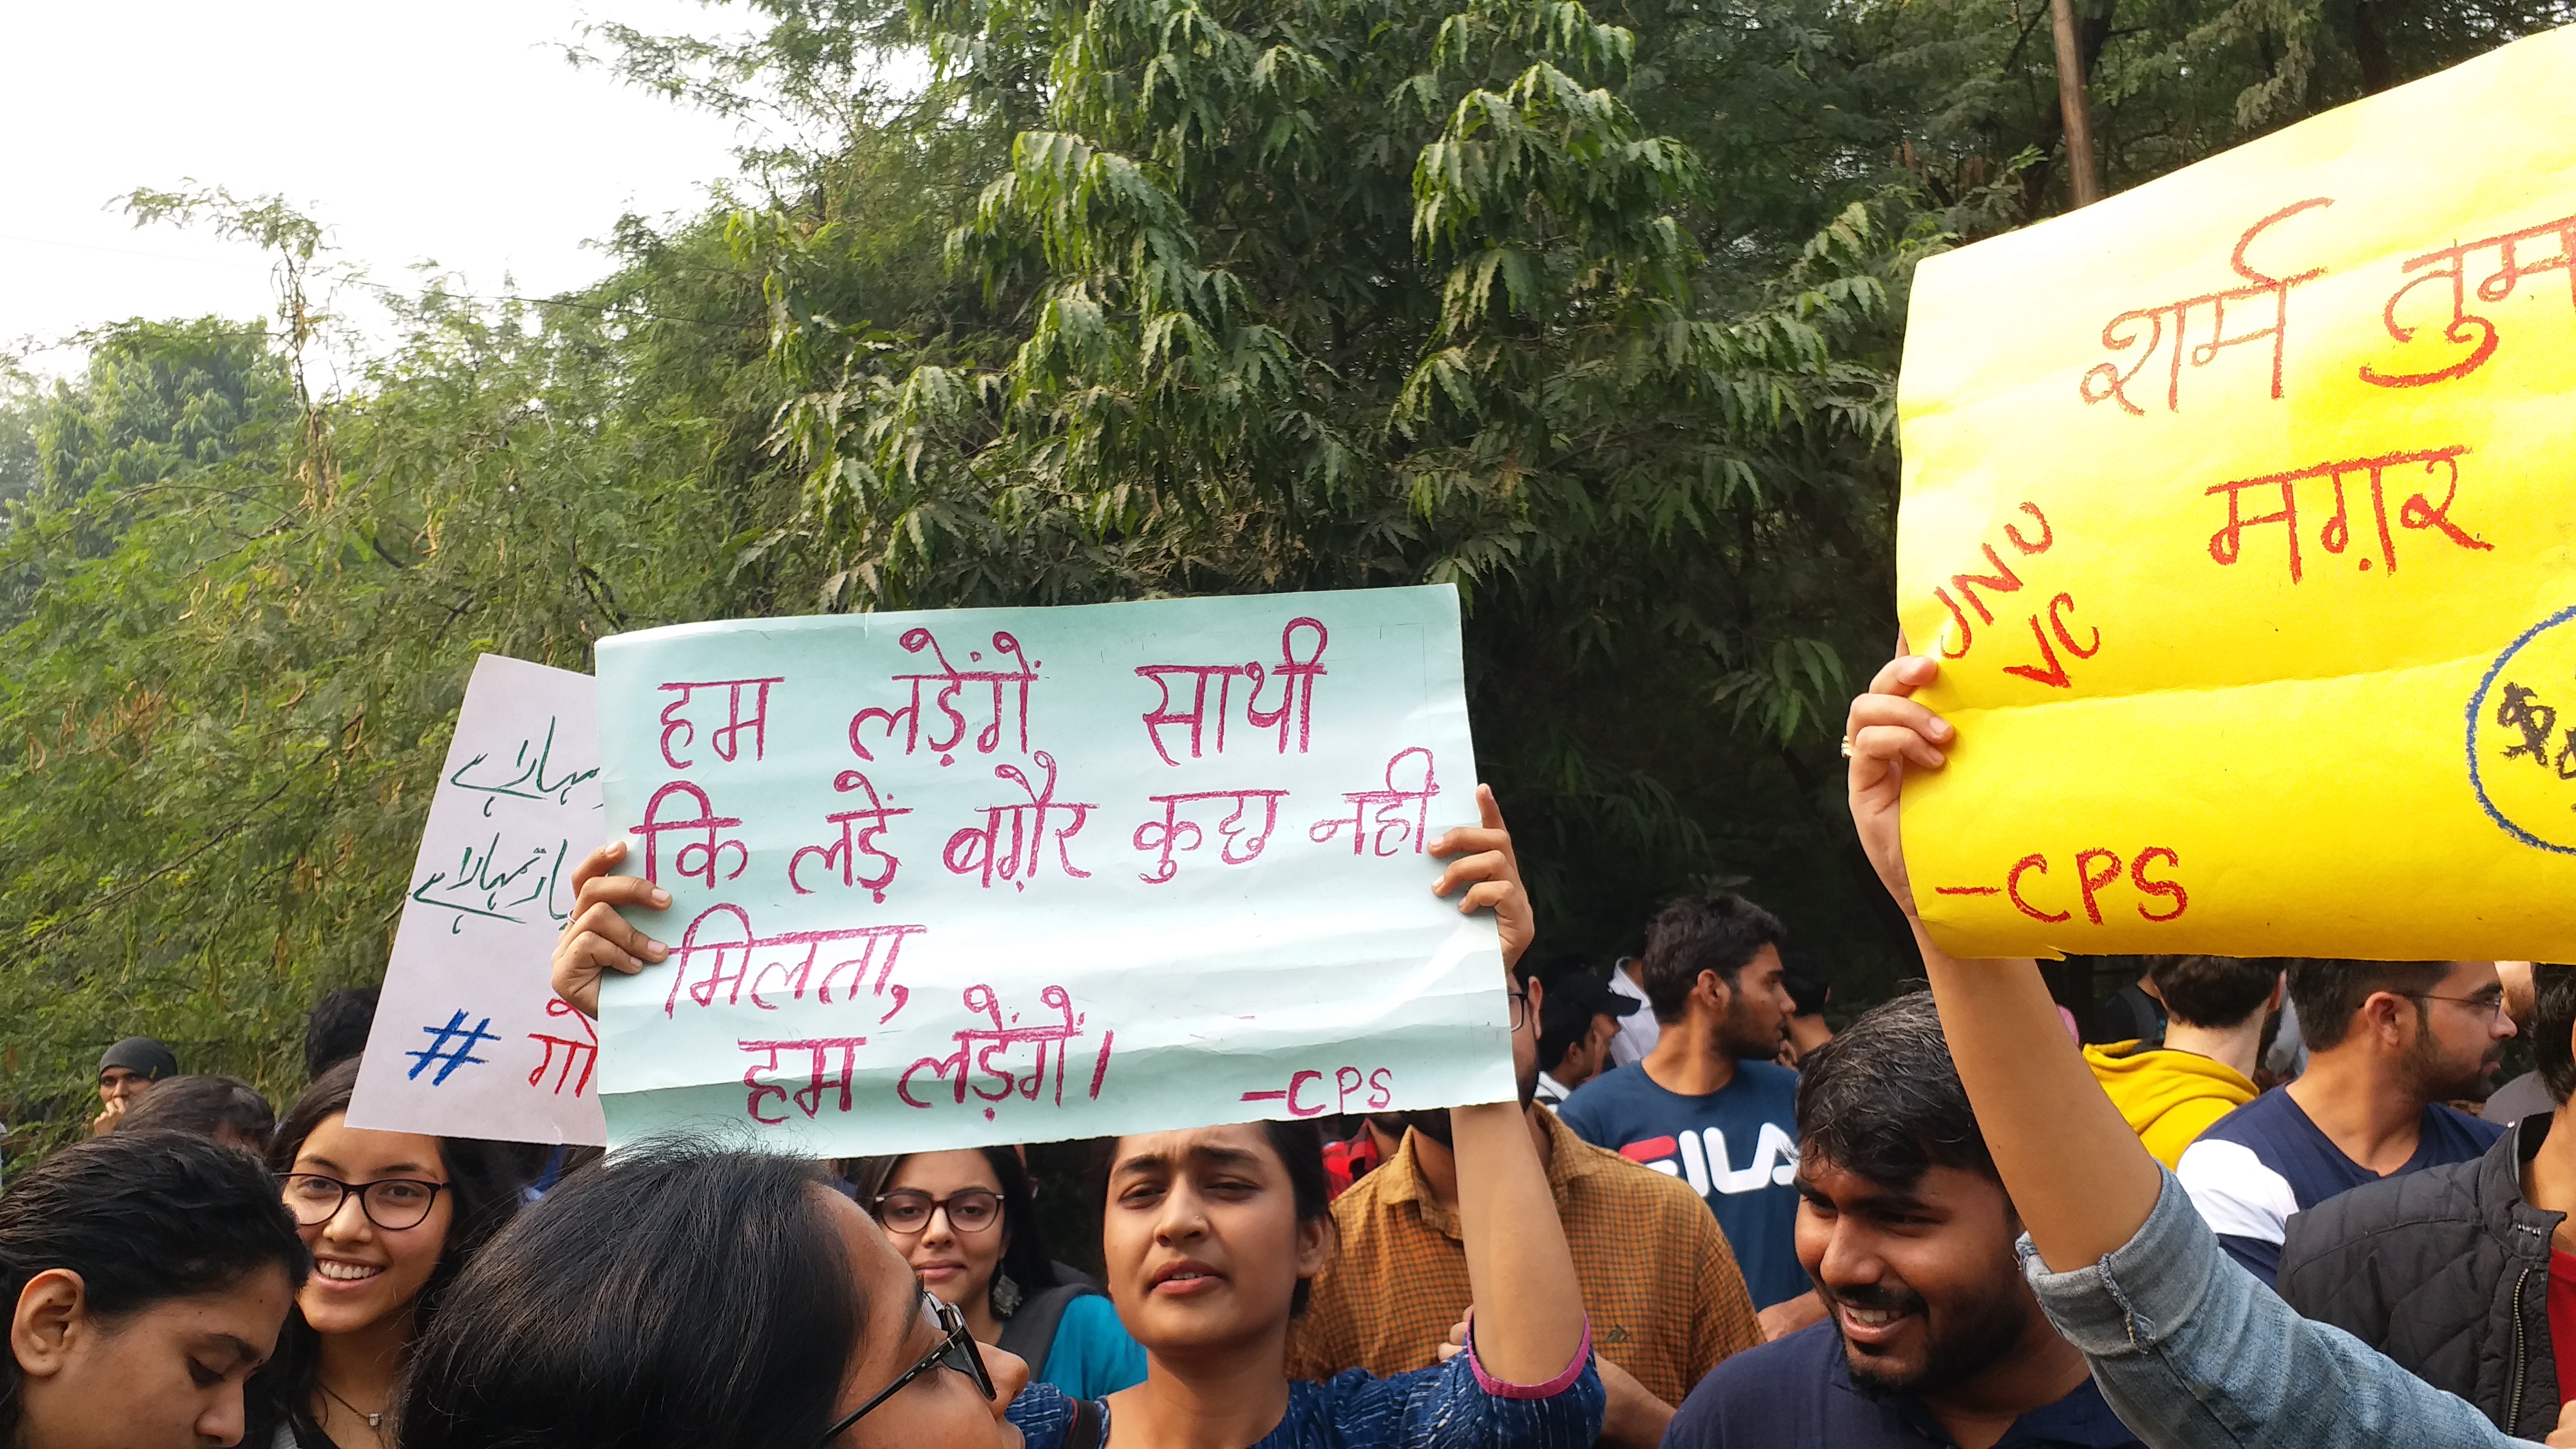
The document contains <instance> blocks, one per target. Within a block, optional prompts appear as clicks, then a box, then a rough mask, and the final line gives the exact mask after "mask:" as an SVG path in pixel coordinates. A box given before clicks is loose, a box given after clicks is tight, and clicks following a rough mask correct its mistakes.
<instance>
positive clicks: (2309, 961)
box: [2290, 957, 2451, 1052]
mask: <svg viewBox="0 0 2576 1449" xmlns="http://www.w3.org/2000/svg"><path fill="white" fill-rule="evenodd" d="M2450 974H2451V963H2450V962H2448V961H2339V960H2331V959H2327V958H2323V957H2309V958H2302V959H2299V960H2295V961H2292V962H2291V963H2290V1005H2291V1006H2292V1007H2293V1008H2295V1009H2296V1010H2297V1011H2298V1013H2299V1039H2300V1040H2301V1041H2304V1042H2306V1043H2307V1045H2308V1050H2310V1051H2312V1052H2325V1051H2332V1050H2334V1049H2335V1048H2336V1047H2339V1046H2341V1045H2343V1040H2344V1038H2345V1037H2347V1036H2350V1035H2351V1034H2352V1017H2353V1013H2354V1012H2357V1011H2359V1010H2361V1004H2362V1003H2363V1002H2365V1001H2368V1000H2369V999H2370V997H2371V994H2372V993H2373V992H2379V991H2393V992H2395V993H2397V994H2398V995H2400V996H2415V997H2420V996H2422V995H2423V993H2425V992H2427V991H2430V990H2432V989H2433V988H2434V987H2436V986H2439V985H2441V984H2442V978H2443V977H2445V976H2448V975H2450ZM2416 1008H2417V1009H2418V1010H2419V1011H2420V1010H2421V1009H2422V1008H2423V1003H2422V1002H2421V1001H2420V1000H2419V1001H2417V1002H2416Z"/></svg>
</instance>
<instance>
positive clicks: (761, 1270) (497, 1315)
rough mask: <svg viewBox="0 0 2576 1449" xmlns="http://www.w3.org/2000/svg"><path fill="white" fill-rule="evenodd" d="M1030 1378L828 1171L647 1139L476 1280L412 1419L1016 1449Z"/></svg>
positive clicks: (580, 1179)
mask: <svg viewBox="0 0 2576 1449" xmlns="http://www.w3.org/2000/svg"><path fill="white" fill-rule="evenodd" d="M1027 1382H1028V1370H1027V1368H1026V1367H1025V1366H1023V1365H1022V1364H1021V1363H1020V1361H1019V1360H1018V1359H1016V1358H1014V1357H1012V1356H1011V1355H1010V1354H1008V1353H1005V1352H1003V1351H1001V1350H999V1349H993V1348H985V1347H983V1346H981V1345H979V1344H978V1343H977V1342H976V1341H975V1337H974V1335H973V1333H972V1332H970V1331H969V1330H968V1328H967V1326H966V1321H965V1316H964V1315H963V1314H962V1313H960V1312H959V1311H958V1310H957V1309H956V1308H955V1307H953V1306H951V1305H949V1304H946V1303H943V1302H941V1301H940V1300H938V1299H937V1298H934V1297H932V1296H931V1295H929V1294H927V1293H924V1292H923V1291H922V1290H921V1288H920V1287H919V1285H918V1284H917V1283H916V1282H915V1280H914V1278H913V1273H912V1269H911V1266H910V1265H909V1264H907V1263H906V1262H905V1261H904V1258H903V1256H902V1255H901V1254H900V1253H899V1252H898V1251H896V1249H895V1248H894V1247H893V1246H892V1245H891V1244H890V1243H889V1241H888V1239H887V1237H886V1235H885V1233H884V1232H883V1230H881V1229H880V1228H878V1227H877V1225H876V1224H875V1223H874V1222H873V1221H871V1220H870V1219H869V1217H868V1215H867V1214H866V1213H865V1212H863V1211H861V1210H860V1209H859V1207H858V1206H857V1205H856V1204H854V1203H852V1202H851V1201H850V1200H849V1199H848V1198H846V1197H843V1196H842V1195H841V1194H839V1193H837V1192H834V1191H833V1190H832V1189H831V1188H830V1187H828V1186H826V1185H825V1183H824V1180H823V1178H822V1175H821V1174H820V1172H819V1171H817V1170H816V1169H815V1168H814V1166H813V1165H812V1164H810V1163H805V1162H799V1161H797V1160H794V1159H792V1158H786V1157H778V1156H773V1155H769V1154H765V1153H757V1152H737V1151H723V1150H719V1149H716V1148H712V1147H707V1146H703V1145H693V1144H686V1143H676V1142H673V1143H646V1144H642V1145H639V1146H637V1147H634V1148H628V1149H623V1150H621V1151H619V1152H618V1153H616V1154H615V1155H613V1156H611V1157H608V1158H605V1159H602V1160H601V1161H600V1162H598V1163H595V1164H593V1165H592V1166H590V1167H586V1168H584V1169H582V1170H581V1171H580V1172H577V1173H574V1174H573V1175H571V1176H569V1177H567V1178H565V1179H564V1182H563V1185H562V1186H560V1187H558V1188H556V1189H555V1190H554V1191H553V1192H551V1193H549V1194H547V1196H546V1198H545V1200H544V1201H543V1202H541V1203H538V1204H536V1205H534V1206H532V1207H530V1208H528V1209H527V1210H526V1211H525V1212H523V1213H521V1214H520V1215H519V1217H518V1220H517V1221H515V1222H513V1223H512V1224H511V1225H510V1227H509V1229H508V1230H507V1231H505V1232H503V1233H502V1234H501V1235H500V1236H499V1237H498V1238H496V1239H494V1240H493V1242H492V1243H491V1245H490V1246H489V1247H488V1248H487V1249H485V1251H484V1252H483V1253H482V1254H481V1255H480V1256H479V1257H478V1258H477V1259H476V1260H475V1262H474V1264H473V1265H472V1266H471V1267H470V1268H468V1269H467V1270H466V1272H465V1274H464V1276H463V1277H461V1278H459V1279H458V1280H457V1284H456V1290H455V1292H454V1294H453V1295H452V1296H451V1298H450V1301H449V1304H448V1306H447V1308H446V1310H445V1311H444V1312H442V1313H441V1314H440V1315H439V1319H438V1322H437V1323H435V1324H433V1325H432V1326H431V1328H430V1331H429V1332H428V1334H427V1335H425V1336H424V1337H423V1339H422V1341H421V1343H420V1346H419V1349H418V1351H417V1353H416V1354H415V1356H414V1359H413V1363H412V1368H411V1373H410V1376H409V1378H408V1380H407V1381H406V1384H405V1387H404V1391H403V1398H402V1405H401V1409H400V1419H399V1422H400V1425H401V1430H402V1445H403V1449H502V1446H518V1445H527V1444H540V1443H541V1444H544V1445H546V1446H548V1449H609V1446H612V1445H613V1446H616V1449H799V1446H809V1445H822V1444H826V1443H828V1444H830V1445H832V1446H834V1449H871V1446H877V1449H898V1446H900V1449H1015V1446H1016V1440H1017V1435H1015V1434H1013V1433H1011V1432H1010V1431H1009V1430H1008V1428H1007V1427H1006V1426H1005V1425H1004V1424H1003V1422H1002V1417H1001V1416H1002V1411H1003V1409H1004V1407H1005V1406H1006V1405H1008V1404H1009V1403H1010V1401H1011V1399H1012V1397H1013V1396H1015V1395H1016V1394H1018V1393H1019V1392H1020V1390H1021V1389H1022V1388H1023V1387H1024V1386H1025V1385H1026V1384H1027Z"/></svg>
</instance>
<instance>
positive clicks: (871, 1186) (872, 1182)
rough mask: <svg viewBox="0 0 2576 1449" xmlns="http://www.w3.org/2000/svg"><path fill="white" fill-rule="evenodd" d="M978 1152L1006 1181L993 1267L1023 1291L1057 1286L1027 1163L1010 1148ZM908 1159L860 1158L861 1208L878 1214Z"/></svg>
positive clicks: (856, 1179) (854, 1177) (854, 1179)
mask: <svg viewBox="0 0 2576 1449" xmlns="http://www.w3.org/2000/svg"><path fill="white" fill-rule="evenodd" d="M975 1150H976V1151H978V1152H981V1153H982V1154H983V1157H984V1165H985V1166H986V1167H989V1168H991V1169H992V1170H993V1181H995V1182H997V1183H1000V1184H1001V1185H1002V1192H1001V1198H1002V1233H1003V1244H1002V1258H1001V1261H1000V1262H998V1263H995V1264H994V1265H993V1271H994V1272H995V1273H997V1274H1001V1275H1003V1276H1006V1277H1008V1278H1009V1279H1010V1280H1011V1281H1012V1282H1014V1283H1017V1284H1018V1285H1020V1288H1021V1290H1022V1291H1024V1292H1028V1293H1036V1292H1039V1291H1040V1290H1042V1289H1047V1288H1053V1287H1054V1286H1056V1276H1055V1259H1054V1257H1053V1256H1051V1255H1050V1254H1049V1253H1048V1252H1047V1241H1046V1230H1045V1229H1044V1228H1042V1227H1040V1226H1039V1225H1038V1206H1037V1195H1036V1194H1035V1193H1032V1192H1031V1191H1029V1170H1028V1167H1027V1166H1026V1165H1025V1164H1023V1163H1022V1162H1021V1161H1020V1154H1019V1153H1018V1152H1017V1151H1015V1150H1013V1149H1011V1148H1008V1147H982V1148H977V1149H975ZM908 1158H909V1154H906V1155H905V1156H902V1157H862V1158H860V1159H859V1161H858V1164H857V1171H855V1172H854V1173H852V1174H851V1186H853V1187H854V1188H856V1189H857V1195H858V1199H859V1206H860V1207H862V1208H866V1209H868V1210H869V1211H870V1212H871V1213H873V1212H874V1211H875V1208H874V1204H875V1202H876V1200H877V1199H878V1198H879V1197H881V1196H883V1195H884V1193H885V1190H886V1184H887V1183H889V1182H892V1181H894V1175H895V1173H896V1172H897V1171H898V1170H899V1169H901V1168H902V1166H903V1164H904V1163H905V1161H907V1160H908Z"/></svg>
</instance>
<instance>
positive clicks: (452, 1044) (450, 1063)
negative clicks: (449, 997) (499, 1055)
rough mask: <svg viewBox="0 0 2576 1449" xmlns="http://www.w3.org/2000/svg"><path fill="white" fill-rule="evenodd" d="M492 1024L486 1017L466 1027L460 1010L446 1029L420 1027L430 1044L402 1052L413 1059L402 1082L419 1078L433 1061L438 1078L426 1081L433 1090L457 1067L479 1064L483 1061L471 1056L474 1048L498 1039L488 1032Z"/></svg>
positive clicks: (448, 1020)
mask: <svg viewBox="0 0 2576 1449" xmlns="http://www.w3.org/2000/svg"><path fill="white" fill-rule="evenodd" d="M491 1025H492V1018H490V1017H488V1016H487V1017H485V1018H483V1020H482V1021H481V1022H479V1023H477V1024H476V1025H474V1026H471V1027H469V1026H467V1025H466V1024H465V1013H464V1012H462V1011H459V1012H457V1013H456V1014H455V1015H453V1016H451V1017H449V1018H448V1019H447V1025H445V1026H424V1027H422V1028H421V1031H422V1032H423V1033H424V1034H425V1035H427V1036H428V1037H429V1038H430V1043H429V1045H428V1046H426V1047H423V1048H421V1049H420V1050H419V1051H416V1052H404V1053H403V1055H404V1056H407V1057H409V1058H411V1059H412V1063H411V1071H410V1072H409V1073H408V1074H406V1075H405V1076H404V1078H403V1080H404V1081H412V1080H414V1079H416V1078H418V1077H419V1076H420V1074H421V1073H423V1072H425V1071H428V1070H429V1064H430V1063H432V1062H436V1063H438V1075H437V1076H434V1077H432V1078H430V1079H429V1084H430V1085H431V1086H433V1087H435V1086H438V1085H439V1084H441V1083H443V1082H445V1081H446V1080H447V1078H448V1075H449V1074H450V1073H452V1072H454V1071H455V1070H456V1069H457V1068H458V1067H461V1066H464V1065H466V1064H467V1063H469V1062H472V1063H477V1064H479V1063H481V1062H482V1060H483V1058H481V1057H478V1056H475V1055H473V1052H474V1048H475V1047H477V1046H479V1045H481V1044H482V1043H484V1042H487V1041H499V1040H500V1038H499V1037H497V1036H494V1035H493V1034H492V1033H491V1031H490V1030H489V1029H488V1028H490V1026H491Z"/></svg>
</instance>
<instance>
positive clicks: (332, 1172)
mask: <svg viewBox="0 0 2576 1449" xmlns="http://www.w3.org/2000/svg"><path fill="white" fill-rule="evenodd" d="M357 1080H358V1064H357V1063H356V1062H354V1061H350V1062H344V1063H342V1064H341V1065H339V1066H337V1067H334V1068H332V1069H331V1070H329V1071H327V1072H324V1073H323V1074H322V1075H321V1076H320V1077H318V1078H316V1079H315V1080H314V1082H313V1085H312V1086H310V1087H308V1088H306V1089H305V1091H304V1095H303V1096H301V1097H299V1098H297V1099H296V1102H295V1105H294V1106H293V1107H291V1108H289V1109H287V1113H286V1121H285V1123H284V1125H282V1126H281V1127H280V1128H279V1129H278V1134H277V1142H276V1144H275V1146H274V1147H273V1148H271V1150H270V1154H269V1166H270V1167H271V1168H272V1169H273V1170H274V1171H275V1172H276V1173H277V1195H278V1199H279V1201H280V1202H282V1203H283V1204H284V1205H285V1207H286V1211H287V1213H288V1214H289V1215H290V1216H291V1217H293V1219H294V1220H295V1230H296V1232H297V1234H298V1235H299V1236H301V1237H302V1238H303V1240H304V1244H305V1246H306V1247H307V1248H308V1249H309V1250H310V1251H311V1252H312V1255H313V1274H312V1276H311V1277H310V1278H308V1279H306V1280H305V1283H304V1287H303V1291H302V1292H300V1293H298V1294H297V1295H296V1299H295V1309H294V1311H293V1312H292V1313H289V1314H288V1315H287V1319H286V1329H285V1331H284V1332H283V1333H282V1334H281V1335H280V1336H279V1338H278V1347H277V1357H276V1358H275V1359H274V1360H272V1361H271V1362H270V1363H269V1365H268V1366H267V1367H266V1368H264V1369H262V1370H261V1371H260V1373H259V1375H258V1376H257V1377H256V1378H254V1379H253V1380H252V1381H251V1386H250V1403H251V1414H250V1424H249V1432H248V1433H247V1434H246V1435H245V1437H244V1439H243V1442H244V1443H246V1444H248V1445H250V1446H251V1449H386V1446H390V1445H391V1444H392V1443H393V1427H392V1425H391V1424H390V1423H389V1422H388V1421H387V1420H386V1417H385V1416H386V1411H387V1409H388V1408H389V1407H390V1405H391V1402H392V1399H393V1382H394V1378H395V1376H396V1374H397V1373H399V1372H400V1370H401V1368H402V1364H403V1360H404V1359H405V1357H406V1356H407V1355H408V1354H409V1353H410V1351H411V1345H412V1340H413V1337H414V1335H416V1334H417V1333H419V1332H420V1330H421V1329H423V1328H424V1327H426V1326H427V1325H428V1324H429V1323H430V1322H431V1321H432V1320H434V1319H435V1318H436V1316H437V1314H438V1311H439V1307H440V1305H441V1302H442V1301H443V1299H444V1298H445V1296H446V1293H447V1290H448V1289H449V1287H450V1285H451V1284H452V1283H453V1282H454V1280H455V1278H456V1275H457V1274H458V1273H459V1272H460V1271H462V1270H463V1268H464V1266H465V1262H466V1260H467V1259H468V1258H470V1257H471V1256H472V1255H473V1253H474V1251H475V1248H476V1247H477V1246H478V1245H479V1244H481V1243H482V1242H483V1240H484V1239H486V1238H488V1237H490V1236H491V1235H492V1233H493V1232H494V1230H496V1229H497V1228H498V1227H499V1226H500V1225H501V1223H502V1222H503V1221H504V1220H505V1219H507V1218H508V1217H509V1215H510V1212H511V1210H512V1209H513V1208H515V1207H516V1206H517V1205H518V1201H519V1180H518V1178H517V1176H516V1175H515V1174H514V1173H513V1172H512V1171H511V1170H510V1166H509V1162H508V1158H507V1156H506V1154H505V1150H504V1149H502V1148H501V1147H499V1146H498V1145H496V1144H494V1143H490V1142H473V1141H466V1140H464V1139H460V1138H452V1137H423V1136H419V1135H416V1134H414V1133H409V1132H377V1131H371V1130H368V1129H366V1128H361V1127H352V1126H350V1125H349V1121H348V1113H349V1097H350V1094H351V1093H352V1092H353V1091H354V1090H355V1088H356V1084H357Z"/></svg>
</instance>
